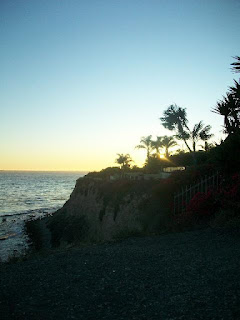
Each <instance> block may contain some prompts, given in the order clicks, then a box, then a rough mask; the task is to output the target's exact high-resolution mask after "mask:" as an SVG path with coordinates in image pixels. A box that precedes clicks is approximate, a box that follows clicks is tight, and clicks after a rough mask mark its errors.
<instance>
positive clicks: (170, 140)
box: [162, 136, 177, 159]
mask: <svg viewBox="0 0 240 320" xmlns="http://www.w3.org/2000/svg"><path fill="white" fill-rule="evenodd" d="M176 145H177V143H176V141H175V140H174V137H172V136H164V137H162V147H163V148H164V149H165V152H164V155H165V157H166V158H167V159H169V156H170V155H169V148H171V147H174V146H176Z"/></svg>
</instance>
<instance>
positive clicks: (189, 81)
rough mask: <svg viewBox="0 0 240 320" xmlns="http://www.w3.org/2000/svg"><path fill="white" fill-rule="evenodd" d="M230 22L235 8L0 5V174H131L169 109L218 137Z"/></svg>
mask: <svg viewBox="0 0 240 320" xmlns="http://www.w3.org/2000/svg"><path fill="white" fill-rule="evenodd" d="M239 16H240V1H238V0H230V1H229V0H226V1H221V0H218V1H211V0H209V1H204V0H203V1H200V0H199V1H193V0H191V1H185V0H181V1H180V0H179V1H176V0H175V1H174V0H172V1H164V0H158V1H157V0H128V1H125V0H121V1H116V0H111V1H110V0H103V1H100V0H98V1H97V0H95V1H94V0H92V1H73V0H62V1H58V0H48V1H44V0H41V1H37V0H36V1H35V0H32V1H23V0H22V1H21V0H15V1H11V0H2V1H1V2H0V38H1V50H0V68H1V71H2V72H1V82H0V114H1V117H0V136H1V139H0V150H1V158H0V169H1V168H2V169H32V170H99V169H101V168H103V167H106V166H110V165H114V159H115V158H116V153H130V154H131V155H132V157H133V158H134V159H135V160H136V162H137V163H138V164H141V163H142V162H143V161H144V157H145V155H144V153H143V151H138V150H135V149H134V147H135V146H136V145H137V144H138V143H139V140H140V138H141V136H146V135H149V134H152V135H153V136H155V135H163V134H165V133H168V132H167V131H166V130H164V129H163V128H162V127H161V125H160V121H159V117H160V116H161V115H162V113H163V110H164V109H166V108H167V107H168V106H169V105H170V104H172V103H176V104H177V105H179V106H181V107H185V108H187V113H188V118H189V120H190V124H192V125H193V124H194V123H196V122H198V121H200V120H203V121H204V122H205V123H206V124H210V125H212V128H213V132H214V133H215V134H216V140H217V139H219V136H220V131H221V129H222V127H221V126H222V124H223V118H222V117H221V116H217V115H215V114H214V113H212V112H211V108H213V107H214V105H215V104H216V101H217V100H218V99H221V97H222V95H224V94H225V93H226V91H227V89H228V86H230V85H232V84H233V79H234V78H235V79H237V75H236V74H233V73H232V72H231V70H230V63H232V62H233V58H232V56H235V55H240V42H239V32H240V19H239Z"/></svg>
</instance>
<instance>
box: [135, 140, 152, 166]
mask: <svg viewBox="0 0 240 320" xmlns="http://www.w3.org/2000/svg"><path fill="white" fill-rule="evenodd" d="M135 148H136V149H146V150H147V160H149V158H150V153H151V151H152V149H153V147H152V136H151V135H150V136H147V137H142V138H141V140H140V144H139V145H137V146H136V147H135Z"/></svg>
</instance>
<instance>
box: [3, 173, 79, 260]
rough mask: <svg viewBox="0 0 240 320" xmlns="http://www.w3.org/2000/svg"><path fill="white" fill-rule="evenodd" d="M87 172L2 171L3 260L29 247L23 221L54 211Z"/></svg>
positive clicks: (67, 197)
mask: <svg viewBox="0 0 240 320" xmlns="http://www.w3.org/2000/svg"><path fill="white" fill-rule="evenodd" d="M84 174H85V173H84V172H33V171H32V172H26V171H0V239H1V240H0V259H1V260H3V261H5V260H7V259H8V257H9V256H10V255H13V254H14V255H18V254H21V253H23V251H24V250H26V249H27V240H28V239H27V235H26V234H24V222H25V221H26V220H28V219H30V218H31V219H37V218H39V217H43V216H45V215H47V214H50V213H53V212H55V211H56V210H57V209H59V208H61V207H62V205H63V204H64V203H65V202H66V201H67V200H68V199H69V197H70V194H71V193H72V191H73V189H74V186H75V183H76V180H77V179H78V178H80V177H82V176H84Z"/></svg>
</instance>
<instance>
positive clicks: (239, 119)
mask: <svg viewBox="0 0 240 320" xmlns="http://www.w3.org/2000/svg"><path fill="white" fill-rule="evenodd" d="M236 84H237V82H236ZM239 87H240V86H239V85H236V87H231V88H230V90H231V91H230V92H227V94H226V97H223V100H221V101H218V102H217V105H216V107H215V108H214V109H213V110H212V111H213V112H215V113H217V114H220V115H222V116H224V126H225V132H226V133H228V134H234V133H236V132H237V131H239V130H240V98H238V97H239V95H240V92H239V90H240V89H239Z"/></svg>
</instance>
